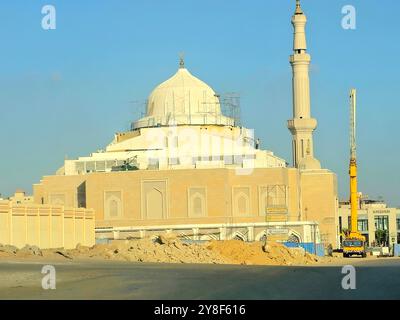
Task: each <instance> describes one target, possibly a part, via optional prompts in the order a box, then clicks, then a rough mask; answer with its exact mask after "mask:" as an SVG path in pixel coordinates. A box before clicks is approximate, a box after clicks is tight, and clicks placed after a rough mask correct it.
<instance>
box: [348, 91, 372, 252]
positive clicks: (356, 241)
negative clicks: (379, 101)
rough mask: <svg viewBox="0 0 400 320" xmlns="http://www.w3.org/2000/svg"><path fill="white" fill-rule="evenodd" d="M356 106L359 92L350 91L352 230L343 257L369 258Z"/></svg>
mask: <svg viewBox="0 0 400 320" xmlns="http://www.w3.org/2000/svg"><path fill="white" fill-rule="evenodd" d="M356 105H357V91H356V89H351V91H350V167H349V175H350V212H351V223H350V224H351V225H350V230H349V232H348V233H347V234H346V237H345V238H344V240H343V243H342V248H343V257H345V258H347V257H350V256H352V255H360V256H362V257H363V258H365V257H366V256H367V254H366V251H365V247H366V243H365V237H364V236H363V235H362V234H361V233H360V232H359V231H358V214H357V211H358V203H359V202H358V192H357V153H356Z"/></svg>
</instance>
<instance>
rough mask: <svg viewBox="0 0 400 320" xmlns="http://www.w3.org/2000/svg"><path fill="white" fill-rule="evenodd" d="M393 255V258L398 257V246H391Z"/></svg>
mask: <svg viewBox="0 0 400 320" xmlns="http://www.w3.org/2000/svg"><path fill="white" fill-rule="evenodd" d="M393 255H394V256H395V257H399V256H400V244H394V245H393Z"/></svg>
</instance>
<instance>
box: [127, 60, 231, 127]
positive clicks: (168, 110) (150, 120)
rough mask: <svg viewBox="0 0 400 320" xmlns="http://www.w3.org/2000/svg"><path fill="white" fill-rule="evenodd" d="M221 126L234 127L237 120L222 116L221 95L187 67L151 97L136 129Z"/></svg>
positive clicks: (182, 66) (182, 68)
mask: <svg viewBox="0 0 400 320" xmlns="http://www.w3.org/2000/svg"><path fill="white" fill-rule="evenodd" d="M175 124H177V125H185V124H217V125H232V126H233V125H234V119H232V118H229V117H225V116H224V115H222V113H221V105H220V101H219V97H218V95H217V94H216V93H215V91H214V90H213V89H212V88H211V87H210V86H209V85H208V84H206V83H205V82H203V81H201V80H200V79H198V78H196V77H195V76H193V75H192V74H191V73H190V72H189V71H188V70H187V69H186V68H185V67H184V65H183V62H182V61H181V66H180V68H179V70H178V71H177V72H176V73H175V75H173V76H172V77H171V78H169V79H168V80H166V81H164V82H163V83H161V84H160V85H158V86H157V87H156V88H155V89H154V90H153V92H152V93H151V94H150V96H149V98H148V102H147V110H146V116H145V117H144V118H142V119H140V120H138V121H136V122H134V123H133V124H132V128H133V129H136V128H141V127H152V126H160V125H175Z"/></svg>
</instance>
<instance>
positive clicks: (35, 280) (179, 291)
mask: <svg viewBox="0 0 400 320" xmlns="http://www.w3.org/2000/svg"><path fill="white" fill-rule="evenodd" d="M348 261H349V262H351V263H352V264H353V265H355V267H356V272H357V273H356V275H357V277H356V281H357V289H356V290H343V289H342V287H341V281H342V278H343V276H344V275H343V274H342V273H341V270H342V267H341V266H316V267H315V266H313V267H274V266H230V265H176V264H136V263H135V264H134V263H123V262H89V263H83V262H76V261H72V262H56V263H53V264H54V265H55V268H56V271H57V288H56V290H43V289H42V288H41V279H42V277H43V275H42V274H41V273H40V271H41V268H42V266H43V262H29V263H27V262H23V263H16V262H8V263H7V262H0V299H400V259H375V260H368V261H363V262H361V261H360V260H357V259H354V260H353V259H350V260H348Z"/></svg>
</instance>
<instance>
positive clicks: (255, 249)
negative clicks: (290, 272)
mask: <svg viewBox="0 0 400 320" xmlns="http://www.w3.org/2000/svg"><path fill="white" fill-rule="evenodd" d="M207 248H208V249H209V250H211V251H215V252H218V253H219V254H220V255H222V256H223V257H230V259H232V260H233V261H234V262H235V263H238V264H249V265H252V264H254V265H293V264H311V263H316V262H318V261H319V259H318V257H316V256H314V255H311V254H309V253H307V252H305V251H304V249H300V250H299V249H297V248H296V249H291V248H287V247H285V246H284V245H283V244H280V243H276V242H267V243H266V244H263V243H262V242H252V243H248V242H243V241H240V240H229V241H215V240H214V241H211V242H209V243H208V244H207Z"/></svg>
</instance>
